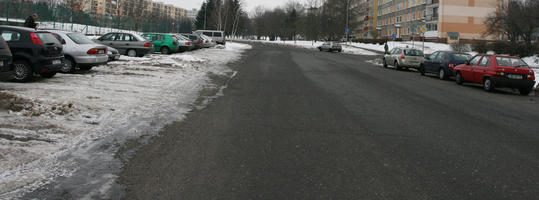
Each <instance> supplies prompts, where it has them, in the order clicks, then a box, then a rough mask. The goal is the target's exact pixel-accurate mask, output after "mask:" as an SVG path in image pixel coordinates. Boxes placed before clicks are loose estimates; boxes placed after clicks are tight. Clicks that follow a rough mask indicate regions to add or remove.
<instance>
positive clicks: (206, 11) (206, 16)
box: [204, 1, 208, 30]
mask: <svg viewBox="0 0 539 200" xmlns="http://www.w3.org/2000/svg"><path fill="white" fill-rule="evenodd" d="M207 13H208V1H206V5H205V7H204V30H206V19H207V18H208V15H207Z"/></svg>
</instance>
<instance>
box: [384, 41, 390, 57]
mask: <svg viewBox="0 0 539 200" xmlns="http://www.w3.org/2000/svg"><path fill="white" fill-rule="evenodd" d="M384 50H385V52H384V53H385V54H387V53H389V46H387V42H386V45H384Z"/></svg>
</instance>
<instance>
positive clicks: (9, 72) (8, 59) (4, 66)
mask: <svg viewBox="0 0 539 200" xmlns="http://www.w3.org/2000/svg"><path fill="white" fill-rule="evenodd" d="M12 60H13V57H12V55H11V50H9V46H8V45H7V43H6V41H5V40H4V38H2V36H0V81H8V80H11V79H13V73H14V70H13V65H12Z"/></svg>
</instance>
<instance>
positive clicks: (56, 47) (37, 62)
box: [0, 26, 226, 82]
mask: <svg viewBox="0 0 539 200" xmlns="http://www.w3.org/2000/svg"><path fill="white" fill-rule="evenodd" d="M0 36H1V37H0V81H4V80H13V81H17V82H27V81H30V80H32V79H33V77H34V74H39V75H40V76H41V77H44V78H51V77H53V76H55V75H56V74H57V73H58V72H62V73H71V72H74V71H75V70H76V69H80V70H90V69H91V68H92V67H94V66H98V65H103V64H106V63H108V62H110V61H114V60H118V59H119V58H120V55H126V56H131V57H135V56H139V57H142V56H144V55H146V54H150V53H154V52H161V53H163V54H171V53H175V52H184V51H191V50H195V49H200V48H209V47H213V46H216V45H217V44H223V45H224V44H225V43H226V40H225V37H224V33H223V32H222V31H209V30H200V31H195V32H194V33H192V34H164V33H145V34H142V35H137V34H134V33H115V32H113V33H107V34H105V35H103V36H101V37H99V38H95V39H93V40H92V39H89V38H88V37H86V36H85V35H83V34H82V33H78V32H70V31H62V30H50V29H40V30H35V29H30V28H24V27H17V26H0Z"/></svg>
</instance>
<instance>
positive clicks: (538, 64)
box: [522, 55, 539, 89]
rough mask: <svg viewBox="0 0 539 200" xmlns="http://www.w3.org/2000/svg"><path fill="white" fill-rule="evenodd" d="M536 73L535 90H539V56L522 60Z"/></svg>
mask: <svg viewBox="0 0 539 200" xmlns="http://www.w3.org/2000/svg"><path fill="white" fill-rule="evenodd" d="M522 60H524V62H526V63H527V64H528V65H529V66H530V67H531V68H533V71H534V72H535V88H537V89H539V56H537V55H536V56H531V57H526V58H522Z"/></svg>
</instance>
